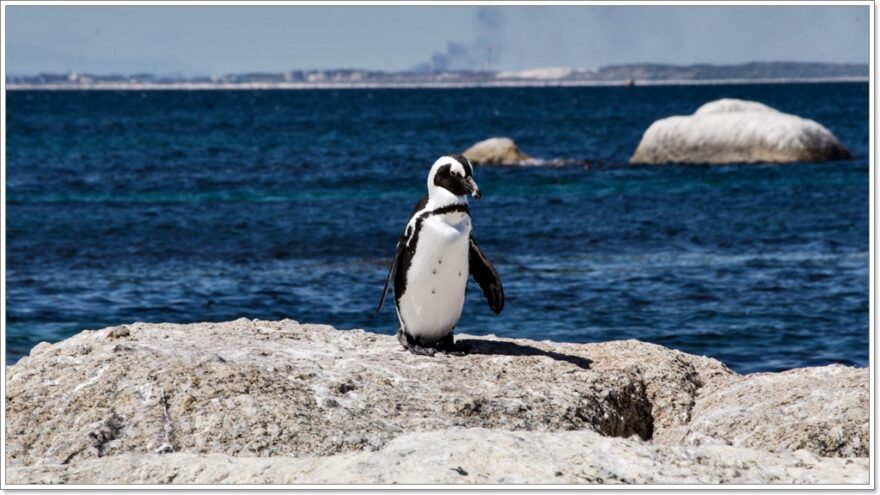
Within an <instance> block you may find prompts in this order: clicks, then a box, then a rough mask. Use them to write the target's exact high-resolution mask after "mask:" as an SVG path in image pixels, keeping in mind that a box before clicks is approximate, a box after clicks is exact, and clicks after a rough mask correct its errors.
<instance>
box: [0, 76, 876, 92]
mask: <svg viewBox="0 0 880 495" xmlns="http://www.w3.org/2000/svg"><path fill="white" fill-rule="evenodd" d="M869 81H870V79H869V78H864V77H834V78H797V79H788V78H781V79H701V80H690V79H668V80H638V81H636V84H635V86H633V87H635V88H638V87H647V86H722V85H750V84H828V83H868V82H869ZM577 87H626V88H627V89H632V88H631V87H628V86H627V81H626V80H613V81H547V80H538V81H528V80H522V81H485V82H405V83H404V82H402V83H388V82H377V83H368V82H365V83H351V82H345V83H333V82H327V83H299V82H290V83H284V82H279V83H274V82H273V83H185V82H173V83H96V84H80V83H73V84H68V83H62V84H17V83H7V84H6V90H8V91H161V90H176V91H179V90H186V91H216V90H226V91H229V90H248V91H254V90H320V89H481V88H577Z"/></svg>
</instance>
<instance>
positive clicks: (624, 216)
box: [4, 83, 869, 373]
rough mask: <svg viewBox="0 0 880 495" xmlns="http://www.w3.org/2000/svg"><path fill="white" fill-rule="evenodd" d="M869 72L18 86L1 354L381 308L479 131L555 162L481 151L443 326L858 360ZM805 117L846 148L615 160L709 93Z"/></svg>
mask: <svg viewBox="0 0 880 495" xmlns="http://www.w3.org/2000/svg"><path fill="white" fill-rule="evenodd" d="M868 96H869V95H868V85H867V84H866V83H836V84H829V83H821V84H820V83H816V84H764V85H761V84H754V85H751V84H742V85H706V86H651V87H635V88H623V87H581V88H492V89H477V88H474V89H410V90H405V89H370V90H366V89H347V90H302V91H282V90H277V91H276V90H273V91H118V92H114V91H10V92H7V129H6V132H7V150H6V153H7V155H6V163H7V184H6V191H5V200H6V207H7V211H6V214H7V231H6V234H7V247H6V256H7V258H6V260H7V266H5V267H4V269H5V270H6V284H7V285H6V290H7V292H6V309H7V327H6V329H5V331H6V362H7V363H8V364H11V363H15V362H16V361H17V360H18V359H19V358H21V357H22V356H23V355H26V354H27V353H28V352H29V350H30V349H31V348H32V347H33V346H34V345H36V344H37V343H38V342H40V341H49V342H54V341H58V340H60V339H63V338H65V337H68V336H70V335H73V334H75V333H77V332H79V331H81V330H83V329H98V328H102V327H105V326H110V325H118V324H125V323H131V322H136V321H147V322H178V323H187V322H198V321H224V320H230V319H235V318H239V317H248V318H260V319H281V318H292V319H295V320H298V321H301V322H314V323H326V324H330V325H333V326H336V327H337V328H342V329H352V328H363V329H366V330H370V331H375V332H381V333H387V334H392V333H393V332H394V331H395V330H396V328H397V319H396V316H395V313H394V309H393V305H392V304H386V306H385V307H384V308H383V310H382V312H381V313H380V314H379V315H378V316H375V317H374V316H373V311H374V309H375V307H376V304H377V303H378V300H379V297H380V295H381V290H382V284H383V282H384V278H385V275H386V273H387V268H388V264H389V262H390V260H391V257H392V255H393V253H394V246H395V242H396V240H397V237H398V235H399V234H400V232H401V230H402V228H403V226H404V224H405V222H406V220H407V217H408V215H409V213H410V211H411V209H412V207H413V205H414V204H415V203H416V201H417V200H418V199H419V198H420V196H421V195H422V194H424V191H425V187H426V186H425V181H426V174H427V172H428V169H429V167H430V165H431V164H432V163H433V161H434V160H435V159H436V158H437V157H438V156H439V155H441V154H444V153H447V152H460V151H461V150H463V149H464V148H466V147H467V146H469V145H470V144H472V143H474V142H476V141H479V140H481V139H484V138H487V137H492V136H508V137H511V138H513V139H515V140H516V141H517V143H518V144H519V145H520V147H521V148H522V149H523V150H524V151H525V152H527V153H529V154H532V155H534V156H536V157H539V158H541V159H544V160H547V161H548V162H554V161H557V162H560V161H564V162H565V163H567V164H566V165H564V166H558V167H551V166H547V167H527V168H508V167H480V168H477V170H476V171H475V175H476V179H477V182H478V183H479V185H480V188H481V190H482V192H483V198H482V199H480V200H476V201H475V200H472V201H471V212H472V215H473V218H474V225H475V237H476V239H477V240H478V241H479V243H480V244H481V246H482V247H483V249H484V251H485V252H486V253H487V254H488V256H489V257H490V258H491V259H492V260H493V261H494V262H495V265H496V267H497V269H498V271H499V272H500V274H501V277H502V280H503V282H504V288H505V293H506V296H507V301H506V305H505V308H504V311H503V312H502V313H501V315H499V316H495V315H493V314H492V313H491V311H490V310H489V308H488V305H487V304H486V302H485V301H484V300H483V299H482V295H481V293H480V291H479V288H478V287H477V286H476V284H474V283H473V282H471V286H470V290H469V292H468V296H467V302H466V304H465V309H464V313H463V315H462V320H461V322H460V324H459V327H458V329H457V332H463V333H468V334H476V335H483V334H496V335H499V336H505V337H516V338H530V339H537V340H544V339H549V340H554V341H565V342H598V341H606V340H615V339H639V340H643V341H648V342H654V343H657V344H661V345H664V346H668V347H672V348H675V349H680V350H682V351H685V352H690V353H695V354H700V355H706V356H711V357H714V358H717V359H719V360H721V361H723V362H724V363H725V364H727V365H728V366H729V367H731V368H732V369H733V370H735V371H738V372H742V373H747V372H755V371H776V370H784V369H789V368H794V367H801V366H813V365H824V364H828V363H844V364H848V365H858V366H866V365H867V363H868V333H869V326H868V308H869V302H868V276H869V269H868V260H869V251H868V250H869V245H868V222H869V215H868V211H869V202H868V191H869V187H868V185H869V163H868V146H869V144H868V133H869V129H868V124H869V101H868ZM722 97H730V98H744V99H749V100H756V101H760V102H763V103H765V104H768V105H770V106H773V107H775V108H777V109H779V110H782V111H785V112H790V113H794V114H797V115H800V116H803V117H806V118H811V119H814V120H817V121H818V122H820V123H821V124H823V125H825V126H826V127H828V128H829V129H830V130H831V131H832V132H834V133H835V135H837V137H838V138H839V139H840V140H841V142H842V143H843V144H844V145H845V146H846V147H848V148H849V150H850V151H851V152H852V153H853V155H854V158H853V159H851V160H846V161H838V162H828V163H822V164H806V163H805V164H791V165H725V166H630V165H628V163H627V162H628V159H629V156H630V155H631V154H632V152H633V150H635V147H636V145H637V144H638V142H639V139H640V137H641V135H642V133H643V132H644V130H645V129H646V128H647V127H648V126H649V125H650V124H651V123H652V122H653V121H654V120H656V119H658V118H662V117H665V116H669V115H673V114H689V113H692V112H693V111H694V110H695V109H696V108H697V107H699V106H700V105H701V104H703V103H705V102H707V101H711V100H714V99H717V98H722Z"/></svg>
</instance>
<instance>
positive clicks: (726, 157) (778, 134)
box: [630, 99, 849, 164]
mask: <svg viewBox="0 0 880 495" xmlns="http://www.w3.org/2000/svg"><path fill="white" fill-rule="evenodd" d="M843 158H849V152H848V151H847V150H846V148H844V147H843V145H842V144H840V142H839V141H838V140H837V138H836V137H834V134H832V133H831V131H829V130H828V129H826V128H825V127H823V126H822V125H821V124H819V123H817V122H815V121H813V120H809V119H803V118H801V117H798V116H795V115H790V114H787V113H782V112H780V111H778V110H775V109H773V108H770V107H768V106H766V105H764V104H761V103H758V102H753V101H744V100H735V99H722V100H717V101H713V102H709V103H706V104H705V105H703V106H701V107H700V108H699V109H698V110H697V111H696V112H694V114H693V115H687V116H673V117H667V118H664V119H660V120H658V121H656V122H654V123H653V124H651V126H650V127H648V130H646V131H645V134H644V136H642V140H641V142H640V143H639V145H638V148H636V151H635V153H634V154H633V156H632V158H631V159H630V163H633V164H662V163H786V162H818V161H825V160H837V159H843Z"/></svg>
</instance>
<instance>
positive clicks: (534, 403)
mask: <svg viewBox="0 0 880 495" xmlns="http://www.w3.org/2000/svg"><path fill="white" fill-rule="evenodd" d="M458 340H459V342H460V343H461V344H462V345H463V346H465V347H466V348H468V349H469V353H468V355H466V356H458V357H457V356H446V355H439V356H437V357H434V358H427V357H421V356H414V355H411V354H409V353H407V352H405V351H403V350H402V349H400V346H399V344H397V342H396V340H395V339H394V338H393V337H391V336H385V335H376V334H370V333H365V332H363V331H359V330H353V331H339V330H335V329H333V328H332V327H328V326H324V325H300V324H298V323H296V322H294V321H290V320H284V321H280V322H268V321H251V320H245V319H241V320H236V321H233V322H227V323H200V324H193V325H172V324H143V323H139V324H134V325H128V326H122V327H113V328H109V329H104V330H99V331H85V332H82V333H80V334H78V335H76V336H74V337H71V338H69V339H67V340H64V341H62V342H59V343H57V344H54V345H50V344H40V345H38V346H37V347H35V348H34V349H33V351H32V352H31V355H30V356H28V357H25V358H23V359H22V360H21V361H19V363H17V364H16V365H14V366H10V367H8V368H7V383H6V386H7V399H6V414H7V429H6V435H7V437H6V438H7V458H6V462H7V467H8V468H9V471H8V476H9V478H8V481H9V482H11V483H31V482H52V483H58V482H70V483H87V482H96V483H97V482H101V483H104V482H107V483H109V482H123V483H125V482H139V483H158V482H171V481H173V482H175V483H184V482H203V481H204V480H225V482H241V483H249V482H261V481H260V480H264V481H269V482H279V483H281V482H296V483H312V482H314V483H318V482H324V481H329V480H347V481H340V482H365V483H369V482H386V481H397V482H401V483H403V482H415V481H417V480H424V482H480V481H482V482H487V480H496V481H497V480H501V479H505V480H508V482H514V481H515V480H519V481H522V482H530V483H554V482H586V481H591V480H592V481H597V482H598V480H599V479H600V478H601V479H602V480H614V479H625V480H626V481H633V482H653V481H656V482H665V481H663V480H679V481H680V482H700V481H710V482H713V481H733V482H736V481H738V480H737V478H736V476H734V475H733V474H731V473H732V471H729V470H728V468H730V469H734V470H736V471H737V472H740V473H741V474H742V473H744V474H743V477H742V478H741V479H740V480H739V481H742V480H753V481H748V482H765V481H768V480H769V481H774V482H782V483H789V482H801V481H803V482H811V481H822V480H824V481H822V482H834V483H837V482H846V481H841V480H854V479H862V476H863V474H864V476H865V477H866V476H867V474H866V471H865V473H862V471H864V470H865V469H866V468H864V466H866V463H865V462H862V461H861V460H859V461H853V462H852V463H849V464H847V463H846V462H844V461H837V460H834V459H827V458H818V457H816V455H815V454H818V455H839V456H863V455H865V452H866V450H864V449H866V448H867V445H868V432H867V429H866V428H863V425H865V424H867V421H868V419H867V418H868V400H867V389H868V381H867V373H866V372H865V370H853V369H849V368H842V367H827V368H817V369H814V371H810V370H797V372H800V373H806V374H808V375H809V376H811V377H814V379H813V380H812V381H811V382H810V383H809V384H805V385H804V387H806V388H809V389H810V390H824V394H825V395H824V396H823V397H824V401H822V402H818V403H816V401H815V400H814V398H815V397H816V396H815V395H798V394H796V393H793V394H792V395H791V396H790V397H789V398H788V399H787V400H786V402H785V404H786V405H787V406H786V407H792V408H797V407H804V408H807V407H809V410H810V411H811V412H812V413H814V414H816V415H818V416H821V417H823V418H824V419H825V422H824V423H821V424H811V423H809V421H807V418H806V417H805V418H804V421H802V422H801V423H791V422H790V421H789V419H790V418H789V417H782V416H780V415H777V416H775V417H774V415H773V412H772V411H773V407H774V405H773V403H771V402H766V401H764V402H762V401H763V400H764V399H761V398H760V397H761V395H756V396H754V397H750V399H751V400H753V401H754V402H755V403H761V404H762V405H763V406H762V407H764V409H763V410H762V411H761V412H760V414H759V415H757V416H756V418H760V419H759V420H758V421H762V422H764V424H762V425H761V427H762V430H761V431H763V432H764V433H763V434H760V435H755V434H754V433H753V431H749V425H748V423H747V422H746V418H748V417H749V410H748V409H746V408H745V407H744V408H743V409H742V410H733V411H732V412H730V413H729V414H727V415H724V414H722V413H717V414H719V415H720V417H721V418H725V419H726V420H727V421H728V423H724V422H723V421H720V420H719V419H717V418H714V419H713V417H711V414H716V413H714V412H712V411H714V409H713V405H715V404H721V403H722V402H723V401H727V400H733V401H736V398H735V397H737V395H736V394H737V392H727V393H728V394H731V395H723V394H725V391H726V390H731V391H732V390H743V391H744V392H742V393H745V394H747V395H748V394H751V393H752V392H754V393H755V394H764V395H772V396H779V394H778V393H776V392H775V390H774V389H772V387H770V388H760V387H757V388H755V387H753V388H749V386H748V385H743V383H749V381H750V380H751V379H753V377H754V376H756V375H752V376H747V377H741V376H738V375H736V374H734V373H732V372H731V371H730V370H728V369H727V368H726V367H725V366H724V365H722V364H721V363H719V362H718V361H715V360H713V359H709V358H705V357H699V356H693V355H689V354H685V353H682V352H678V351H673V350H669V349H666V348H664V347H661V346H657V345H652V344H646V343H642V342H638V341H617V342H607V343H601V344H585V345H576V344H559V343H551V342H535V341H529V340H509V339H499V338H495V337H470V336H459V337H458ZM823 370H838V371H835V372H833V373H832V372H830V371H823ZM823 373H824V374H823ZM788 374H789V375H792V377H793V378H791V379H792V380H794V381H797V380H798V379H797V378H796V376H797V373H796V372H790V373H788ZM782 375H787V374H778V375H777V374H770V375H768V376H770V377H777V378H778V377H779V376H782ZM825 375H828V376H831V375H834V377H835V378H834V379H833V380H825V379H824V378H823V376H825ZM805 376H806V375H805ZM736 387H739V388H736ZM782 387H785V386H784V385H782ZM789 388H790V387H789ZM816 393H819V392H816ZM719 394H720V395H719ZM725 407H726V406H725ZM728 409H730V408H728ZM703 418H706V419H705V420H703ZM737 418H739V419H737ZM719 425H722V426H719ZM723 425H727V426H723ZM817 425H818V426H817ZM821 425H831V426H835V427H837V429H834V428H831V429H823V428H822V427H821ZM512 431H515V432H516V433H510V432H512ZM793 438H795V439H799V440H796V441H795V440H792V439H793ZM426 439H434V440H436V442H439V443H431V442H428V444H426V443H425V442H427V440H426ZM697 439H699V440H697ZM707 439H711V441H709V440H707ZM434 440H432V442H434ZM841 441H842V442H844V444H845V445H842V444H841V443H840V442H841ZM496 442H497V444H496ZM504 442H508V443H511V442H512V443H513V444H516V445H520V446H521V449H520V450H515V449H514V450H511V452H519V453H520V454H521V455H522V456H526V453H529V454H528V455H529V456H530V457H523V459H526V458H528V459H531V460H532V461H533V462H534V463H535V465H536V466H538V465H541V466H544V467H542V468H541V469H538V470H533V471H530V470H529V466H528V465H526V463H524V462H519V463H517V462H514V459H517V458H518V457H516V456H515V455H514V454H511V456H512V457H505V456H504V455H502V454H500V453H499V452H501V451H503V450H504V449H505V448H507V447H504V448H502V447H499V446H500V445H506V444H504ZM698 444H702V445H698ZM728 444H731V445H732V446H730V445H728ZM596 445H604V446H606V447H605V448H606V450H607V452H608V454H603V455H602V456H595V455H594V454H593V452H595V448H596ZM831 445H838V446H837V447H835V448H832V447H831ZM739 446H743V448H741V447H739ZM744 447H748V448H744ZM796 448H805V449H808V450H812V451H813V452H814V455H813V456H812V457H811V456H810V455H808V454H806V453H804V452H795V453H793V452H791V450H792V449H796ZM426 449H427V450H426ZM493 449H494V450H493ZM410 450H411V451H412V456H415V457H408V456H406V455H400V454H399V453H400V452H409V451H410ZM618 450H619V452H620V455H619V456H617V457H615V456H614V455H612V453H613V452H616V451H618ZM465 452H467V453H468V454H467V455H465V456H464V458H466V459H469V461H468V463H470V464H469V465H470V466H471V468H470V469H471V470H473V471H474V473H479V475H477V474H474V475H473V477H466V476H465V475H460V474H459V473H458V471H455V472H453V471H450V472H449V473H447V472H445V471H444V469H446V470H453V469H456V468H457V466H452V465H449V466H448V467H446V464H444V463H452V462H453V460H452V459H458V458H461V457H460V456H462V455H464V454H462V453H465ZM493 452H494V453H493ZM520 454H517V455H520ZM420 455H424V456H429V457H430V458H431V459H434V460H432V461H431V462H434V463H435V465H436V466H444V468H443V469H441V468H439V467H438V468H437V469H436V470H435V471H436V473H434V474H429V472H430V471H431V469H430V468H429V467H427V466H426V467H424V468H422V469H420V470H414V468H413V466H416V465H417V464H418V462H416V460H417V459H418V456H420ZM487 456H488V457H490V458H487ZM492 456H497V458H491V457H492ZM731 456H733V457H731ZM739 456H742V457H739ZM99 458H100V459H99ZM740 458H742V459H752V460H754V463H752V464H750V462H751V461H748V462H747V461H743V462H744V464H742V466H740V467H731V466H734V464H735V463H736V462H738V460H739V459H740ZM218 459H221V460H222V463H219V462H220V461H217V460H218ZM444 459H446V460H445V461H444ZM585 459H589V463H586V464H585V462H586V461H585ZM638 459H642V461H639V460H638ZM646 459H647V460H646ZM700 459H702V460H700ZM798 459H800V460H798ZM803 459H809V461H804V460H803ZM648 460H651V462H656V463H659V464H661V465H664V466H668V467H669V471H668V473H666V474H663V475H660V474H657V473H653V474H650V473H648V471H650V470H649V469H647V468H645V469H646V470H645V471H638V470H629V468H627V467H626V466H628V465H630V464H632V465H633V466H636V465H645V464H639V462H643V463H644V462H648ZM215 461H217V462H215ZM462 462H464V461H462ZM437 463H439V464H437ZM542 463H543V464H542ZM590 463H592V464H590ZM689 463H692V464H693V465H692V466H690V468H689V467H688V465H689ZM551 465H552V466H553V468H552V469H554V471H553V477H552V478H548V474H547V473H549V470H550V467H547V466H551ZM581 465H583V466H584V468H583V470H581V471H579V470H578V469H579V467H578V466H581ZM736 465H737V466H739V464H736ZM103 466H106V469H105V468H104V467H103ZM199 466H202V467H204V469H201V470H200V469H199ZM224 466H225V468H224ZM267 466H268V467H267ZM342 466H349V471H350V472H347V473H346V474H342V471H344V469H343V468H342ZM352 466H357V468H354V467H352ZM364 466H367V467H364ZM706 466H709V467H706ZM713 466H714V467H713ZM725 466H727V467H725ZM715 467H717V470H718V471H717V472H714V471H713V469H715ZM227 468H228V469H227ZM462 468H463V469H464V470H465V471H468V472H470V471H469V470H468V468H467V467H465V466H462ZM863 468H864V469H863ZM224 469H227V470H228V471H230V472H225V474H224ZM264 469H265V470H267V471H264ZM632 469H635V468H632ZM688 469H691V471H688ZM298 470H300V471H298ZM556 470H558V471H559V472H562V473H563V475H560V476H559V477H561V480H560V479H557V478H558V477H557V475H556V474H555V473H556ZM231 471H234V472H231ZM664 472H665V471H664ZM710 472H714V474H712V475H710V474H709V473H710ZM267 473H268V474H267ZM272 473H274V474H272ZM450 473H451V474H450ZM597 473H598V474H597ZM601 473H606V474H605V475H602V474H601ZM633 473H635V474H633ZM688 473H690V475H691V478H686V476H688ZM612 474H613V475H614V476H617V478H614V477H613V476H612ZM666 475H668V476H669V477H668V478H664V477H663V476H666ZM420 476H423V477H421V478H420ZM737 476H739V475H737ZM686 479H689V480H690V481H684V480H686ZM99 480H100V481H99ZM200 480H201V481H200ZM377 480H384V481H377ZM835 480H836V481H835ZM499 482H500V481H499ZM743 482H746V481H743Z"/></svg>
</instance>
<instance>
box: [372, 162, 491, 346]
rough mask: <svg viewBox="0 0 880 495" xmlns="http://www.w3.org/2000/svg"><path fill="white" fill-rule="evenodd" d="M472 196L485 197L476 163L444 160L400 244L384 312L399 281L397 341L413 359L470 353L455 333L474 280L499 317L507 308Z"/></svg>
mask: <svg viewBox="0 0 880 495" xmlns="http://www.w3.org/2000/svg"><path fill="white" fill-rule="evenodd" d="M468 195H471V196H472V197H474V198H475V199H479V198H480V189H479V187H477V183H476V181H474V169H473V166H472V165H471V162H470V161H468V159H467V158H465V157H464V156H462V155H445V156H442V157H440V158H438V159H437V161H435V162H434V164H433V165H432V166H431V171H430V173H428V194H427V195H425V196H424V197H422V199H421V200H420V201H419V202H418V203H417V204H416V206H415V208H414V209H413V211H412V214H411V215H410V218H409V221H408V222H407V224H406V227H405V228H404V229H403V233H402V234H401V235H400V239H399V240H398V241H397V249H396V251H395V253H394V259H393V260H392V262H391V267H390V268H389V270H388V276H387V277H386V279H385V287H384V288H383V289H382V298H381V299H380V300H379V306H378V307H377V308H376V314H378V313H379V310H381V309H382V304H383V303H384V302H385V296H386V295H387V293H388V288H389V287H390V286H391V284H392V283H393V284H394V302H395V306H396V308H397V318H398V320H399V321H400V327H399V328H398V330H397V339H398V341H399V342H400V343H401V345H403V347H404V349H406V350H408V351H410V352H412V353H413V354H418V355H426V356H433V355H434V353H435V352H437V351H441V352H445V353H449V354H463V352H462V351H460V350H457V349H456V348H455V343H454V340H453V337H452V333H453V330H454V329H455V327H456V325H458V321H459V319H460V318H461V310H462V307H463V306H464V296H465V292H466V290H467V281H468V276H472V277H474V280H476V282H477V284H479V286H480V289H481V290H482V291H483V295H484V296H485V297H486V300H487V301H488V303H489V307H490V308H491V309H492V311H493V312H494V313H495V314H499V313H500V312H501V310H502V309H503V308H504V290H503V288H502V286H501V278H500V277H499V276H498V272H497V271H496V270H495V267H494V266H492V263H491V262H490V261H489V258H488V257H486V255H485V254H484V253H483V251H482V250H481V249H480V247H479V246H478V245H477V242H476V241H475V240H474V236H473V230H472V224H471V215H470V210H469V209H468V198H467V197H468Z"/></svg>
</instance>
